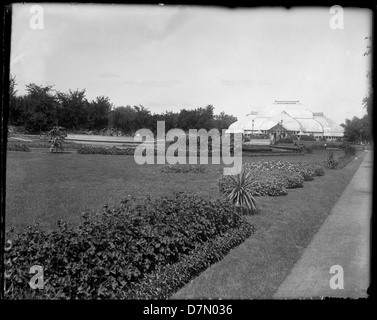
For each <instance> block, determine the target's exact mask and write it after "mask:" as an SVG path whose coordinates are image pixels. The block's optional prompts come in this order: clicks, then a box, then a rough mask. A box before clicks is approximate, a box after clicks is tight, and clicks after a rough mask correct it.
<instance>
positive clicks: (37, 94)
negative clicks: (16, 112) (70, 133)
mask: <svg viewBox="0 0 377 320" xmlns="http://www.w3.org/2000/svg"><path fill="white" fill-rule="evenodd" d="M26 91H27V94H26V96H24V97H23V101H22V116H21V117H22V122H23V124H24V125H25V128H26V129H27V130H29V131H34V132H35V131H46V130H49V129H50V128H51V127H52V126H54V125H57V110H58V107H59V104H58V102H57V100H56V98H55V96H54V95H53V94H52V86H38V85H36V84H34V83H31V84H28V85H27V86H26Z"/></svg>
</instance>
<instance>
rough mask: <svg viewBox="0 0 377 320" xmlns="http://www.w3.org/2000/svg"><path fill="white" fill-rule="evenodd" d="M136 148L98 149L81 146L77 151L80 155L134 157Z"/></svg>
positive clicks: (90, 146) (96, 147)
mask: <svg viewBox="0 0 377 320" xmlns="http://www.w3.org/2000/svg"><path fill="white" fill-rule="evenodd" d="M134 152H135V148H133V147H129V148H126V149H121V148H117V147H115V146H113V147H98V146H93V145H86V146H80V147H79V148H78V149H77V153H79V154H108V155H133V154H134Z"/></svg>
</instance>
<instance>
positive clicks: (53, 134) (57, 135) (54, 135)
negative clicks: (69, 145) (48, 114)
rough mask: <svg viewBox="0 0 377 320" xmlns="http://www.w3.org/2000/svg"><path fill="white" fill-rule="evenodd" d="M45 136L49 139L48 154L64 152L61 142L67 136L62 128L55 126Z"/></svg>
mask: <svg viewBox="0 0 377 320" xmlns="http://www.w3.org/2000/svg"><path fill="white" fill-rule="evenodd" d="M47 135H48V136H49V137H50V141H49V142H50V143H51V146H50V152H54V151H56V152H59V151H60V152H61V151H63V150H64V147H63V142H64V138H65V137H66V136H67V134H66V133H65V132H64V128H63V127H57V126H55V127H53V128H52V129H51V130H50V131H49V132H48V133H47Z"/></svg>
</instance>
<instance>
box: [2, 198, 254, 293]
mask: <svg viewBox="0 0 377 320" xmlns="http://www.w3.org/2000/svg"><path fill="white" fill-rule="evenodd" d="M82 216H83V221H82V223H81V225H80V226H79V228H77V229H73V228H71V227H69V226H68V225H67V224H66V223H64V222H62V221H60V222H59V223H58V229H57V230H55V231H52V232H47V231H45V230H43V229H42V228H40V227H39V225H38V224H37V225H35V226H30V227H28V230H27V231H26V232H20V233H19V232H14V231H10V232H9V233H7V239H11V240H12V247H11V248H10V249H9V250H6V252H5V259H6V261H7V264H6V272H7V279H6V286H5V297H6V298H7V299H18V298H42V299H108V298H124V297H125V296H127V297H128V298H149V297H159V296H160V295H161V294H162V295H163V296H166V295H167V294H168V293H169V292H172V291H173V290H175V289H178V288H179V287H180V286H182V285H183V284H184V283H185V282H187V281H188V280H190V279H191V278H192V277H193V276H195V275H197V273H198V272H199V271H200V270H203V268H206V267H208V265H209V264H211V263H212V262H214V261H217V260H218V259H220V258H221V257H222V256H223V255H224V254H225V253H226V252H227V251H229V249H230V248H231V247H233V246H234V245H236V244H238V243H240V242H241V241H243V240H245V239H246V238H247V237H248V236H249V235H250V234H251V232H252V231H253V227H252V226H251V225H249V224H248V223H247V222H246V220H244V218H243V217H242V216H241V215H239V214H238V213H237V212H236V210H235V207H234V206H233V205H231V204H230V203H228V202H227V201H226V200H223V199H215V200H207V199H205V198H200V197H198V196H194V195H188V194H185V193H176V194H174V195H173V196H171V197H161V198H155V199H150V198H149V199H148V200H147V201H144V202H138V201H135V200H134V199H125V200H124V201H122V204H121V205H119V206H117V207H114V208H112V209H109V208H107V207H106V206H105V207H104V210H103V211H102V212H98V213H96V214H89V213H84V214H82ZM233 236H234V238H233ZM33 265H40V266H42V267H43V269H44V282H45V284H44V288H43V290H38V289H36V290H32V289H31V288H30V287H29V284H28V283H29V281H30V278H31V276H30V274H29V270H30V267H31V266H33ZM174 270H181V272H182V274H181V273H175V272H174ZM166 278H169V281H168V282H166V283H165V282H161V280H162V279H166Z"/></svg>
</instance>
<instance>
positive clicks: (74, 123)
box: [8, 77, 237, 135]
mask: <svg viewBox="0 0 377 320" xmlns="http://www.w3.org/2000/svg"><path fill="white" fill-rule="evenodd" d="M157 121H165V128H166V130H167V131H168V130H170V129H173V128H180V129H183V130H185V131H186V130H188V129H202V128H203V129H206V130H209V129H212V128H217V129H219V130H222V129H227V128H228V127H229V125H230V124H232V123H233V122H235V121H237V118H236V117H234V116H232V115H228V114H226V113H225V112H221V113H220V114H214V107H213V106H212V105H208V106H206V107H199V108H195V109H181V110H180V111H179V112H173V111H166V112H164V113H153V114H152V113H151V111H150V110H149V109H148V108H146V107H144V106H142V105H139V106H132V107H131V106H129V105H127V106H117V107H115V106H114V105H113V104H112V103H111V101H110V99H109V97H106V96H98V97H96V99H94V100H92V101H89V100H88V99H87V98H86V90H85V89H82V90H79V89H77V90H68V92H61V91H58V90H55V89H53V86H41V85H36V84H34V83H31V84H28V85H26V94H24V95H17V90H16V80H15V77H11V79H10V98H9V118H8V123H9V124H10V125H14V126H23V127H24V128H25V130H27V131H29V132H43V131H47V130H50V129H51V128H52V127H54V126H60V127H64V128H65V129H66V130H71V131H81V130H84V131H100V130H103V129H105V128H107V129H114V130H119V131H121V132H122V133H123V134H129V135H133V134H134V133H135V132H136V131H137V130H139V129H142V128H145V129H150V130H152V131H153V132H156V130H157Z"/></svg>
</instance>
